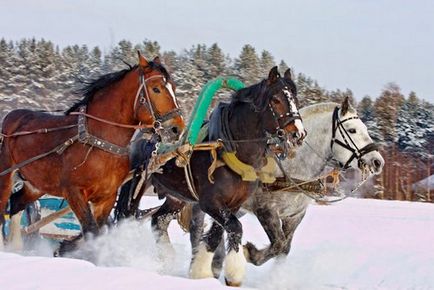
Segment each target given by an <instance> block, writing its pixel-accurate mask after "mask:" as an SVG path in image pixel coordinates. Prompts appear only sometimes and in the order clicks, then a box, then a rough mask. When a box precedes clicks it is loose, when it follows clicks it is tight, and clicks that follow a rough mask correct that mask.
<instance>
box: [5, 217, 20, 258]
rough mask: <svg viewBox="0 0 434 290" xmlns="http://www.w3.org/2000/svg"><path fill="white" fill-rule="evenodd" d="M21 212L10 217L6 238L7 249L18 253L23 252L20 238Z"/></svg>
mask: <svg viewBox="0 0 434 290" xmlns="http://www.w3.org/2000/svg"><path fill="white" fill-rule="evenodd" d="M22 216H23V211H19V212H18V213H16V214H14V215H13V216H11V219H10V223H9V235H8V237H7V248H8V249H9V250H12V251H15V252H18V251H22V250H23V247H24V246H23V245H24V244H23V238H22V236H21V218H22Z"/></svg>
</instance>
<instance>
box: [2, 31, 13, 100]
mask: <svg viewBox="0 0 434 290" xmlns="http://www.w3.org/2000/svg"><path fill="white" fill-rule="evenodd" d="M13 54H14V47H13V44H12V43H9V44H8V43H7V42H6V40H5V39H4V38H2V39H1V40H0V94H12V93H13V91H12V87H11V86H10V80H11V79H12V70H13V64H12V59H13Z"/></svg>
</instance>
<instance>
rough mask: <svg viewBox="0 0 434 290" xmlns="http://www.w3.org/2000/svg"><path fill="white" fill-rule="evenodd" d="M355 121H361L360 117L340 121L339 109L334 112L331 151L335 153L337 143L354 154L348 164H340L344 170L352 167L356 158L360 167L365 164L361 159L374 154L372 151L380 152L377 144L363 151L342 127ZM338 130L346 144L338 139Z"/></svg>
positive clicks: (365, 147) (367, 146) (371, 144)
mask: <svg viewBox="0 0 434 290" xmlns="http://www.w3.org/2000/svg"><path fill="white" fill-rule="evenodd" d="M354 119H359V117H358V116H354V117H349V118H347V119H344V120H340V119H339V107H336V108H335V110H334V111H333V119H332V139H331V141H330V149H331V151H332V152H333V145H334V144H335V143H336V144H337V145H340V146H342V147H343V148H345V149H347V150H348V151H350V152H351V153H352V154H351V156H350V158H348V160H347V162H346V163H345V164H342V162H339V165H340V166H341V167H342V168H343V169H347V168H349V167H350V163H351V162H352V161H353V159H354V158H356V159H357V161H358V163H359V166H360V165H361V164H362V163H363V161H362V159H361V158H362V157H363V156H364V155H366V154H368V153H369V152H372V151H378V145H377V144H375V143H369V144H368V145H366V146H364V147H363V148H361V149H359V148H358V147H357V145H356V143H355V142H354V141H353V139H352V138H351V136H350V134H348V132H347V130H346V129H345V127H344V126H343V125H342V124H343V123H345V122H346V121H349V120H354ZM337 130H339V133H340V134H341V136H342V139H343V140H344V142H345V143H344V142H342V141H340V140H337V139H336V132H337ZM350 142H351V144H350ZM351 145H352V146H351Z"/></svg>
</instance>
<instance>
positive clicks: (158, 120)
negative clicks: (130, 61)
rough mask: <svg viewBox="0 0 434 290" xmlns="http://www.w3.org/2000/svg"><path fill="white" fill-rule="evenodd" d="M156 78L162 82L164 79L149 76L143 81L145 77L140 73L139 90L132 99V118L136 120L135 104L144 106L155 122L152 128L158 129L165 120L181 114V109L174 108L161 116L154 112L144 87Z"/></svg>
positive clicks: (146, 89)
mask: <svg viewBox="0 0 434 290" xmlns="http://www.w3.org/2000/svg"><path fill="white" fill-rule="evenodd" d="M156 78H163V79H164V80H166V79H165V77H164V76H151V77H149V78H147V79H145V75H144V73H143V71H142V73H141V74H140V77H139V79H140V86H139V89H138V90H137V94H136V98H135V99H134V117H135V118H136V119H137V117H138V116H137V111H138V109H136V108H137V103H139V105H140V106H145V107H146V108H147V110H148V111H149V112H150V113H151V116H152V118H153V119H154V121H155V124H154V128H157V129H158V128H160V127H161V124H162V123H164V122H166V121H167V120H170V119H172V118H174V117H175V116H177V115H180V114H181V109H180V108H175V109H173V110H171V111H169V112H167V113H165V114H163V115H161V114H160V113H159V112H158V111H157V110H155V108H154V106H153V104H152V102H151V98H150V97H149V93H148V88H147V87H146V82H147V81H149V80H152V79H156Z"/></svg>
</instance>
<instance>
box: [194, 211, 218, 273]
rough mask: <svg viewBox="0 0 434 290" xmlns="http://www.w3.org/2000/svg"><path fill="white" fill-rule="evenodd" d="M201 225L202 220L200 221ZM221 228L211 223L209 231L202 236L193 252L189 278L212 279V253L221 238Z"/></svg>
mask: <svg viewBox="0 0 434 290" xmlns="http://www.w3.org/2000/svg"><path fill="white" fill-rule="evenodd" d="M202 223H203V220H202ZM223 231H224V230H223V228H222V227H221V226H220V225H219V224H218V223H216V222H213V224H212V225H211V228H210V229H209V231H208V232H207V233H206V234H205V235H203V238H202V240H201V241H200V242H199V243H198V245H197V246H196V247H194V248H192V250H193V255H192V259H191V264H190V278H193V279H202V278H212V277H214V273H213V271H212V262H213V257H214V252H215V251H216V249H217V247H218V245H219V244H220V242H221V240H222V238H223Z"/></svg>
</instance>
